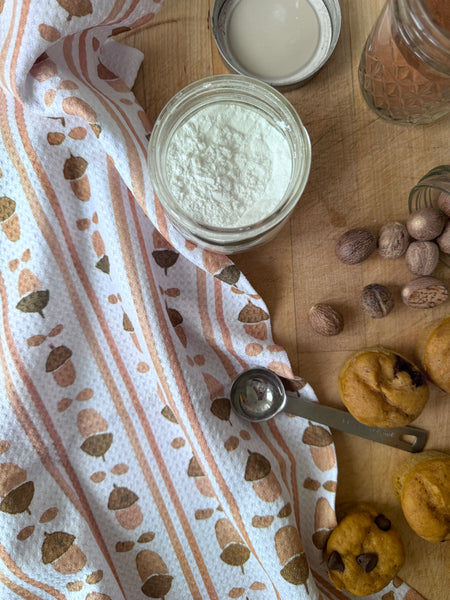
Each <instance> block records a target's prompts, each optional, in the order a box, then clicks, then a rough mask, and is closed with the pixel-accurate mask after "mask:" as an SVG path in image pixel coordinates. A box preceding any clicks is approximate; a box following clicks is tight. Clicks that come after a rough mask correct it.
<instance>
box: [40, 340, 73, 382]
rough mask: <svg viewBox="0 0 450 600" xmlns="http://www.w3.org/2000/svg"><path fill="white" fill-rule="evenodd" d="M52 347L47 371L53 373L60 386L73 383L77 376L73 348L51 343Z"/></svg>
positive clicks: (46, 366) (46, 367)
mask: <svg viewBox="0 0 450 600" xmlns="http://www.w3.org/2000/svg"><path fill="white" fill-rule="evenodd" d="M50 348H51V349H52V350H51V352H50V354H49V355H48V358H47V362H46V363H45V371H46V373H51V374H52V375H53V378H54V380H55V381H56V383H57V384H58V385H59V386H60V387H68V386H69V385H72V383H73V382H74V381H75V378H76V372H75V368H74V366H73V363H72V361H71V360H70V358H71V356H72V350H70V348H67V346H57V347H56V348H55V347H54V346H53V345H50Z"/></svg>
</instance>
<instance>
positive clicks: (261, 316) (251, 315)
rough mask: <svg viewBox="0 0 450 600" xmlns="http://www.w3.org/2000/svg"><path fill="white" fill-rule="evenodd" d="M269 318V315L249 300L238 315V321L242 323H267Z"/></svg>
mask: <svg viewBox="0 0 450 600" xmlns="http://www.w3.org/2000/svg"><path fill="white" fill-rule="evenodd" d="M268 318H269V315H268V314H267V313H266V311H265V310H263V309H262V308H260V307H259V306H256V305H255V304H253V302H252V301H251V300H248V302H247V304H246V305H245V306H244V308H242V309H241V311H240V312H239V315H238V321H241V322H242V323H260V322H261V321H267V319H268Z"/></svg>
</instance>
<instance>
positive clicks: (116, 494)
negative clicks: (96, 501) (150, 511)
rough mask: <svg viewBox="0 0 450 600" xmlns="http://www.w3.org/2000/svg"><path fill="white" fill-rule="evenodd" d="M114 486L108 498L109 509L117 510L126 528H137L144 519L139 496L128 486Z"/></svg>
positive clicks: (120, 522)
mask: <svg viewBox="0 0 450 600" xmlns="http://www.w3.org/2000/svg"><path fill="white" fill-rule="evenodd" d="M113 487H114V489H113V490H112V492H111V493H110V495H109V499H108V508H109V510H113V511H114V512H115V516H116V519H117V521H118V522H119V524H120V525H121V526H122V527H123V528H124V529H136V527H139V525H140V524H141V523H142V521H143V520H144V516H143V514H142V511H141V509H140V507H139V504H138V503H137V502H138V500H139V497H138V496H137V495H136V494H135V493H134V492H132V491H131V490H129V489H128V488H126V487H118V486H116V485H114V486H113Z"/></svg>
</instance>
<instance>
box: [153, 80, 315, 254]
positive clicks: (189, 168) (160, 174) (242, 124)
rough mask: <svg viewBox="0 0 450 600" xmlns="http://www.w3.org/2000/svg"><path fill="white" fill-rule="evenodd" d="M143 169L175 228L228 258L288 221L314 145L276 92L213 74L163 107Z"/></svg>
mask: <svg viewBox="0 0 450 600" xmlns="http://www.w3.org/2000/svg"><path fill="white" fill-rule="evenodd" d="M148 165H149V170H150V176H151V178H152V183H153V187H154V190H155V192H156V194H157V196H158V198H159V200H160V202H161V205H162V207H163V209H164V211H165V213H166V215H167V216H168V218H169V219H170V220H171V221H172V223H173V224H174V225H175V226H176V227H177V229H178V230H179V231H180V232H181V233H182V234H183V235H184V236H185V237H186V238H187V239H189V240H192V241H194V242H196V243H198V244H199V245H201V246H203V247H206V248H209V249H211V250H213V251H216V252H223V253H227V254H231V253H234V252H241V251H244V250H248V249H249V248H253V247H254V246H257V245H259V244H261V243H263V242H266V241H268V240H269V239H271V238H272V237H273V236H274V235H275V234H276V233H277V232H278V231H279V229H280V228H281V227H282V225H283V224H284V223H285V221H286V220H287V219H288V217H289V216H290V214H291V212H292V211H293V209H294V207H295V205H296V204H297V202H298V200H299V198H300V196H301V195H302V192H303V190H304V188H305V185H306V182H307V180H308V176H309V170H310V165H311V145H310V140H309V136H308V133H307V131H306V129H305V127H304V125H303V124H302V122H301V120H300V117H299V116H298V114H297V112H296V111H295V110H294V108H293V106H292V105H291V104H290V103H289V102H288V101H287V100H286V98H285V97H284V96H283V95H282V94H281V93H280V92H278V91H276V90H275V89H273V88H272V87H271V86H270V85H268V84H266V83H263V82H260V81H258V80H256V79H253V78H249V77H246V76H242V75H218V76H213V77H208V78H205V79H201V80H199V81H196V82H194V83H192V84H191V85H189V86H187V87H186V88H184V89H183V90H181V91H180V92H179V93H178V94H176V95H175V96H174V97H173V98H172V99H171V100H170V101H169V102H168V104H167V105H166V106H165V107H164V108H163V110H162V111H161V113H160V115H159V116H158V119H157V121H156V123H155V126H154V128H153V131H152V134H151V137H150V142H149V149H148Z"/></svg>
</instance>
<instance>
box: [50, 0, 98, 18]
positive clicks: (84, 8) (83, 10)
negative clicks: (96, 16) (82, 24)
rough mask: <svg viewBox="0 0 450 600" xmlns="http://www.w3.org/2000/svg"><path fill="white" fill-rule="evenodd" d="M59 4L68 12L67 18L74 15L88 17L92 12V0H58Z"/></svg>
mask: <svg viewBox="0 0 450 600" xmlns="http://www.w3.org/2000/svg"><path fill="white" fill-rule="evenodd" d="M56 1H57V2H58V4H59V5H60V6H61V7H62V8H64V9H65V10H66V11H67V12H68V13H69V15H68V17H67V20H68V21H70V20H71V18H72V17H86V16H87V15H91V14H92V4H91V1H90V0H56Z"/></svg>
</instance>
